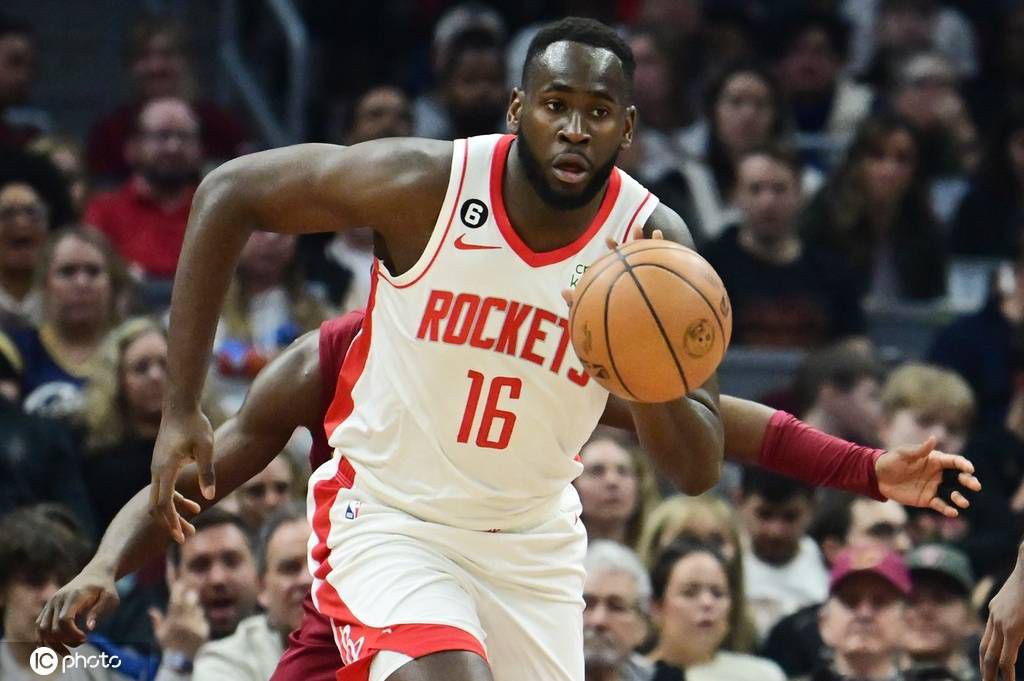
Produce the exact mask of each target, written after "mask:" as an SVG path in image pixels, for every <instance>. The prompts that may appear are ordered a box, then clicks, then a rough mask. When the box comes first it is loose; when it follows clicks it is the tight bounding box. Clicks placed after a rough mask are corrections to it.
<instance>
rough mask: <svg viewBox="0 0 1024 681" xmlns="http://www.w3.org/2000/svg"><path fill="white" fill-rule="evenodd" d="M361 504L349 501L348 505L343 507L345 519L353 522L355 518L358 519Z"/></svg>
mask: <svg viewBox="0 0 1024 681" xmlns="http://www.w3.org/2000/svg"><path fill="white" fill-rule="evenodd" d="M361 503H362V502H359V501H350V502H348V505H347V506H346V507H345V519H346V520H355V519H356V518H358V517H359V505H360V504H361Z"/></svg>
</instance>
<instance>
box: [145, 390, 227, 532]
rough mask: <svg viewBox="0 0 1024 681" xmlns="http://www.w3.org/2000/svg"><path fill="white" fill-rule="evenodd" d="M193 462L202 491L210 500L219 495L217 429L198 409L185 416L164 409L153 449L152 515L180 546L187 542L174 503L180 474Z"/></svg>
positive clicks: (150, 507) (150, 500) (186, 413)
mask: <svg viewBox="0 0 1024 681" xmlns="http://www.w3.org/2000/svg"><path fill="white" fill-rule="evenodd" d="M189 461H195V463H196V468H197V472H198V475H199V489H200V490H201V491H202V494H203V496H204V497H206V498H207V499H213V498H214V495H215V494H216V480H215V476H214V473H213V428H212V427H211V426H210V421H209V419H207V418H206V416H205V415H203V413H202V412H201V411H200V410H199V409H198V408H196V409H194V410H192V411H188V412H185V413H175V412H174V411H172V410H167V409H165V410H164V414H163V417H162V419H161V421H160V432H159V434H158V435H157V437H156V445H155V446H154V447H153V463H152V465H151V466H150V472H151V473H152V476H153V481H152V486H151V487H150V490H149V512H150V515H152V516H153V517H154V518H155V519H156V520H157V521H158V522H159V523H161V524H162V525H163V526H164V527H165V528H166V529H167V531H168V532H170V533H171V537H173V538H174V540H175V541H176V542H178V543H179V544H181V543H184V541H185V534H184V532H183V531H182V518H181V516H180V515H178V511H177V509H176V508H175V503H174V499H175V497H174V495H175V492H174V485H175V483H176V482H177V480H178V473H180V472H181V469H182V467H183V466H184V465H185V464H186V463H188V462H189Z"/></svg>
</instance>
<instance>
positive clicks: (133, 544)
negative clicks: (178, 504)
mask: <svg viewBox="0 0 1024 681" xmlns="http://www.w3.org/2000/svg"><path fill="white" fill-rule="evenodd" d="M362 322H363V313H362V312H361V311H359V312H351V313H349V314H347V315H344V316H343V317H340V318H338V319H334V320H331V321H329V322H326V323H325V324H323V325H322V326H321V328H320V330H319V331H318V332H315V333H310V334H307V335H306V336H304V337H303V338H301V339H300V340H298V341H297V342H296V343H295V344H294V345H292V346H291V347H290V348H289V349H288V350H287V351H285V352H284V353H283V354H282V355H280V356H279V357H278V358H276V359H275V360H274V361H273V362H271V363H270V365H268V366H267V368H266V369H265V370H264V371H263V373H261V374H260V376H259V377H258V378H257V379H256V382H255V383H254V384H253V386H252V389H251V391H250V393H249V396H248V398H247V399H246V402H245V404H244V406H243V407H242V410H241V412H239V414H238V415H236V416H234V417H233V418H231V419H230V420H229V421H228V422H227V423H225V424H224V425H223V426H222V427H221V428H220V429H219V430H218V432H217V434H216V437H215V453H214V467H215V471H216V474H217V481H218V485H217V498H218V499H219V498H222V497H223V496H226V495H228V494H230V493H231V492H232V491H234V490H235V489H236V488H237V487H238V486H240V485H241V484H243V483H244V482H245V481H246V480H247V479H248V477H250V476H252V475H254V474H255V473H254V472H258V471H260V470H262V468H263V467H264V466H266V465H267V464H268V463H269V462H270V460H271V459H272V458H273V457H274V456H275V455H276V454H277V452H278V451H279V450H280V449H281V448H282V447H283V446H284V443H285V442H287V440H288V438H289V437H290V434H291V432H292V431H293V430H294V429H295V428H300V427H305V428H308V429H309V430H310V433H311V434H312V436H313V446H312V449H311V450H310V464H311V466H312V467H313V468H314V469H315V468H316V467H318V466H320V465H322V464H323V463H324V462H326V461H327V459H329V458H330V456H331V454H332V450H331V447H330V446H329V445H328V444H327V437H326V434H325V432H324V429H323V427H322V425H321V424H322V423H323V421H324V418H325V416H326V412H327V408H328V406H329V405H330V403H331V401H332V400H333V398H334V395H333V392H332V390H333V387H334V377H335V376H337V375H338V372H339V371H340V370H341V365H342V360H343V359H344V358H345V354H346V353H347V352H348V348H349V345H350V344H351V342H352V339H353V338H354V337H355V336H356V335H357V334H358V333H359V331H360V328H361V326H362ZM721 408H722V418H723V421H724V425H725V445H726V451H727V452H728V456H729V458H732V459H734V460H735V461H737V462H739V463H744V464H747V465H765V464H766V463H768V464H769V465H770V462H771V461H772V460H773V459H774V460H775V461H777V462H778V465H776V466H774V467H773V469H774V470H777V471H778V470H783V469H788V470H790V471H797V472H802V473H804V474H808V473H809V472H811V471H812V470H813V465H808V462H807V460H806V459H801V452H802V451H807V450H810V451H813V452H814V456H813V458H814V459H816V460H818V461H819V462H820V463H824V465H825V466H826V467H830V468H841V467H842V464H841V463H840V458H841V457H839V456H836V455H835V454H831V455H830V453H829V452H830V449H829V447H828V446H824V447H823V446H822V444H825V445H828V444H831V445H837V444H840V443H839V442H838V441H837V440H835V439H834V438H827V437H822V436H820V434H817V435H816V434H814V432H813V431H809V430H808V431H802V430H801V429H800V427H799V426H798V425H797V424H790V425H788V426H785V428H786V429H789V430H792V431H793V432H794V433H796V437H797V439H796V441H793V440H791V441H790V442H787V443H786V444H785V445H784V446H778V445H772V444H771V442H770V441H771V438H770V437H766V435H767V434H768V433H769V431H771V430H772V428H773V426H772V425H771V424H772V423H773V421H775V420H777V419H778V418H779V416H781V415H782V412H773V410H771V409H769V408H767V407H764V406H762V405H759V404H756V403H754V402H749V401H747V400H741V399H737V398H732V397H729V396H726V395H723V396H722V403H721ZM624 409H625V405H623V404H621V403H619V402H618V401H616V400H613V401H612V404H611V405H609V409H608V410H607V411H606V413H605V416H604V418H603V419H602V420H603V421H604V422H606V423H608V424H609V425H612V424H619V425H627V426H628V425H630V424H629V423H628V422H626V421H625V420H624V419H623V416H624V415H625V416H628V412H626V413H625V414H623V410H624ZM773 446H774V447H775V448H776V449H778V452H776V453H773V452H771V451H770V449H771V448H772V447H773ZM766 447H767V450H766ZM873 454H874V453H872V452H862V453H861V454H860V456H861V457H862V458H863V459H864V460H865V461H873V462H874V471H875V477H876V479H877V488H864V487H861V486H859V485H858V484H857V483H856V481H855V480H853V479H848V480H847V483H848V484H845V485H844V484H842V481H841V480H840V479H838V478H837V479H836V480H835V481H834V483H833V485H834V486H835V485H836V483H838V486H839V487H840V488H841V489H853V490H854V491H860V492H861V493H867V494H870V495H872V496H885V497H886V498H889V499H894V500H896V501H899V502H901V503H905V504H909V505H916V506H925V507H933V508H935V509H936V510H939V511H944V512H946V513H950V514H952V511H951V510H950V509H951V507H949V506H948V505H946V504H945V503H944V502H942V500H941V499H939V497H937V496H936V494H937V493H938V487H939V480H940V477H941V472H942V471H943V469H944V467H948V468H953V469H963V470H969V468H970V464H969V463H968V462H967V461H966V460H965V459H964V458H963V457H959V456H958V457H953V456H949V455H945V454H942V453H940V452H928V453H927V454H925V455H924V456H923V457H921V456H919V450H918V448H913V447H912V448H908V449H905V450H897V451H892V452H886V453H884V454H882V455H880V456H878V457H877V458H875V457H874V456H873ZM787 457H789V460H788V461H786V458H787ZM803 479H805V480H807V481H809V482H820V480H816V479H814V478H810V477H805V478H803ZM961 481H962V483H963V484H964V485H965V486H966V487H967V488H970V489H975V488H976V487H977V481H976V480H974V479H973V478H972V477H971V476H970V475H969V474H967V473H965V474H963V476H962V477H961ZM177 489H178V492H179V494H182V495H184V496H183V497H181V498H182V499H184V498H186V497H188V498H197V499H199V501H200V503H201V504H202V506H209V505H211V504H212V503H214V500H206V499H203V498H202V497H201V496H200V494H199V488H198V480H197V475H196V470H195V466H191V465H190V466H188V467H186V468H185V469H184V471H183V473H182V475H181V477H180V478H179V480H178V485H177ZM148 498H149V488H148V487H147V488H146V489H144V490H142V491H141V492H139V494H137V495H136V497H135V498H134V499H133V500H132V501H131V502H129V503H128V504H127V505H126V506H125V508H124V509H123V510H122V511H121V512H120V513H119V514H118V516H117V518H116V519H115V521H114V522H113V523H112V524H111V526H110V527H109V528H108V529H107V531H106V533H105V534H104V537H103V540H102V541H101V543H100V548H99V550H98V551H97V553H96V555H95V557H94V558H93V559H92V560H91V561H90V562H89V565H87V566H86V567H85V568H84V569H83V570H82V572H81V573H79V574H78V575H77V576H76V577H75V578H74V579H73V580H72V581H71V582H69V583H68V584H67V585H65V586H64V587H63V588H61V589H60V591H59V592H58V593H57V594H55V595H54V597H53V598H51V600H50V601H49V603H47V605H46V607H45V608H44V609H43V611H42V612H41V614H40V616H39V627H40V635H41V637H42V639H43V642H44V643H47V644H49V645H51V646H53V647H54V648H55V649H62V648H63V647H64V646H66V645H76V644H78V643H81V642H82V641H83V640H84V633H82V632H81V630H80V629H79V627H78V624H76V620H79V619H81V620H83V621H90V620H91V621H94V620H95V619H96V618H97V617H98V616H100V615H101V614H102V613H104V612H106V611H108V610H109V609H110V608H112V607H114V606H115V605H116V603H117V601H118V597H117V592H116V589H115V586H114V583H115V581H116V580H117V579H118V578H119V577H121V576H122V575H124V574H127V573H129V572H131V571H132V570H134V569H136V568H137V567H139V566H140V565H142V564H143V563H145V562H147V561H148V560H150V559H151V558H152V557H154V556H156V555H159V553H160V552H161V551H163V547H164V544H165V543H166V541H167V537H168V535H167V532H166V531H165V530H164V528H163V527H162V526H160V525H158V524H157V523H156V521H155V520H154V519H153V518H151V517H150V516H149V514H148V513H147V500H148ZM954 499H957V500H959V503H958V505H959V504H963V503H964V499H963V497H962V496H961V495H956V496H954ZM182 503H184V502H182ZM955 503H957V502H955ZM183 508H184V506H183ZM196 508H197V507H192V506H191V505H189V506H188V512H189V513H190V514H191V513H194V512H195V510H196ZM183 523H184V525H183V527H184V528H185V531H186V534H187V533H188V530H189V528H190V527H191V526H190V525H189V524H188V523H187V521H183ZM305 611H306V614H305V617H304V619H303V623H302V626H301V628H300V629H299V630H298V631H295V632H293V633H292V636H291V638H290V641H289V647H288V650H287V652H286V653H285V655H284V657H283V658H282V660H281V662H280V664H279V665H278V669H277V672H276V673H275V676H274V681H333V679H334V674H335V671H336V670H337V669H338V668H339V667H340V666H341V657H340V655H339V653H338V649H337V647H336V645H335V642H334V637H333V634H332V631H331V626H330V623H329V622H328V620H327V619H326V618H325V617H324V616H323V615H321V614H320V613H318V612H317V611H316V609H315V608H314V606H313V602H312V599H311V598H310V597H308V596H307V598H306V601H305ZM87 628H88V627H87Z"/></svg>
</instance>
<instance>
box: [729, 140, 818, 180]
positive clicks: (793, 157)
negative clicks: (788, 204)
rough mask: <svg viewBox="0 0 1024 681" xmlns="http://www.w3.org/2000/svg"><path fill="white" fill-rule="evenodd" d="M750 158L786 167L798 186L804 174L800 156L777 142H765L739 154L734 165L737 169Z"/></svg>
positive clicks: (790, 148)
mask: <svg viewBox="0 0 1024 681" xmlns="http://www.w3.org/2000/svg"><path fill="white" fill-rule="evenodd" d="M751 156H764V157H766V158H770V159H771V160H773V161H775V162H776V163H780V164H782V165H784V166H786V168H787V169H788V170H789V171H790V172H791V173H793V177H794V178H796V181H797V184H800V181H801V178H802V177H803V173H804V164H803V161H801V160H800V154H798V153H797V152H796V150H795V149H793V148H792V147H790V146H788V145H785V144H780V143H779V142H765V143H764V144H759V145H757V146H755V147H754V148H752V149H749V150H748V151H745V152H743V153H742V154H740V157H739V160H738V162H737V163H736V167H737V169H738V168H739V166H740V164H741V163H743V162H744V161H746V160H747V159H748V158H750V157H751Z"/></svg>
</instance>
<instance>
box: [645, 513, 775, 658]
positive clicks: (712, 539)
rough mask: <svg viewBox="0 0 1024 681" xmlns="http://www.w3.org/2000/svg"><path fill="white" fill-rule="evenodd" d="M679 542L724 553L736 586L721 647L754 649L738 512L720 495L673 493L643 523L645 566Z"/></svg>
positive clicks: (753, 629)
mask: <svg viewBox="0 0 1024 681" xmlns="http://www.w3.org/2000/svg"><path fill="white" fill-rule="evenodd" d="M676 541H689V542H696V543H699V544H706V545H708V546H712V547H714V548H715V549H717V550H718V551H719V552H720V553H721V554H722V558H724V559H725V562H726V566H727V569H728V571H729V583H730V584H733V585H734V586H733V599H732V605H731V606H730V608H729V635H728V636H726V637H725V640H724V641H722V649H723V650H730V651H732V652H735V653H749V652H751V651H753V650H754V646H755V645H756V644H757V630H756V629H755V628H754V620H753V618H752V617H751V615H750V612H749V611H748V610H747V608H746V603H747V598H746V592H745V590H746V582H745V581H744V578H743V545H742V543H741V540H740V521H739V517H738V516H737V515H736V511H735V510H734V509H733V507H732V506H730V505H729V504H728V503H726V502H725V501H724V500H723V499H721V498H719V497H714V496H707V495H701V496H699V497H688V496H685V495H682V494H677V495H675V496H671V497H669V498H667V499H665V500H664V501H662V502H661V503H660V504H658V505H657V506H656V507H655V508H654V510H653V511H651V514H650V515H649V516H648V518H647V522H645V523H644V532H643V535H642V536H641V537H640V545H639V554H640V558H641V560H642V561H643V562H644V565H646V566H647V567H648V569H651V568H653V567H654V561H655V560H656V559H657V557H658V555H659V554H660V553H661V552H662V551H663V550H664V549H665V548H667V547H668V546H669V545H670V544H672V543H674V542H676Z"/></svg>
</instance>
